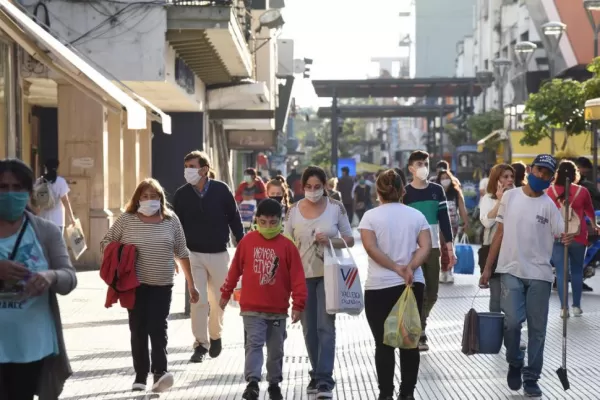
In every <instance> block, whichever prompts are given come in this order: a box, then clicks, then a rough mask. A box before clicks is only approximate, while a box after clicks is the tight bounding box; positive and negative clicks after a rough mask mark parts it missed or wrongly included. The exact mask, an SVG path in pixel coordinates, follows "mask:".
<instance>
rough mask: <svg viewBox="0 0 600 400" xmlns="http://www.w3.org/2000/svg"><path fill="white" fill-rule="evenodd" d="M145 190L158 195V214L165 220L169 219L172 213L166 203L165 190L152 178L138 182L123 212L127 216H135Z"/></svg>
mask: <svg viewBox="0 0 600 400" xmlns="http://www.w3.org/2000/svg"><path fill="white" fill-rule="evenodd" d="M146 189H152V190H154V191H155V192H156V193H157V194H158V197H160V213H161V214H162V216H163V217H165V218H171V217H172V216H173V212H172V211H171V209H170V208H169V203H168V202H167V198H166V196H165V190H164V189H163V187H162V186H161V185H160V183H158V181H157V180H156V179H153V178H146V179H144V180H143V181H141V182H140V184H139V185H138V186H137V188H135V191H134V192H133V195H132V196H131V199H129V201H128V202H127V205H126V206H125V212H126V213H129V214H135V213H137V212H138V209H139V208H140V198H141V197H142V193H144V191H145V190H146Z"/></svg>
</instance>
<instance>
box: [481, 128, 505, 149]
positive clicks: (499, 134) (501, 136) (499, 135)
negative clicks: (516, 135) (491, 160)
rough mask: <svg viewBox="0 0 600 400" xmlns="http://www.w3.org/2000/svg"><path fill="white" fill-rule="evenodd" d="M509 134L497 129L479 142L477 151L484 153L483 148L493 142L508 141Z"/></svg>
mask: <svg viewBox="0 0 600 400" xmlns="http://www.w3.org/2000/svg"><path fill="white" fill-rule="evenodd" d="M507 139H508V132H506V130H504V129H497V130H495V131H493V132H492V133H490V134H489V135H487V136H486V137H484V138H483V139H481V140H480V141H478V142H477V151H483V147H484V146H485V145H486V143H487V142H489V141H491V140H507Z"/></svg>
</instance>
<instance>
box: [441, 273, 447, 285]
mask: <svg viewBox="0 0 600 400" xmlns="http://www.w3.org/2000/svg"><path fill="white" fill-rule="evenodd" d="M446 282H448V272H444V271H441V272H440V283H446Z"/></svg>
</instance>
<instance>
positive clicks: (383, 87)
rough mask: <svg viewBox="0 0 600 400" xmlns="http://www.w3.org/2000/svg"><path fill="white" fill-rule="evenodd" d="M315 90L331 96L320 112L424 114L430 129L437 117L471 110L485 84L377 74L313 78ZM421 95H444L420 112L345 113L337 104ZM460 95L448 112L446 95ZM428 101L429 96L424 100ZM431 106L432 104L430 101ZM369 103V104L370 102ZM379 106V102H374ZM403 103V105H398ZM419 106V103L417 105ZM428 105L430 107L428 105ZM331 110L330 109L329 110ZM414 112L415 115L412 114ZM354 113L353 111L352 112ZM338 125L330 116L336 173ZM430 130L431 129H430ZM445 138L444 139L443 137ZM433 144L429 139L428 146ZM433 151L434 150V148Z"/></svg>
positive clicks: (366, 112)
mask: <svg viewBox="0 0 600 400" xmlns="http://www.w3.org/2000/svg"><path fill="white" fill-rule="evenodd" d="M312 83H313V87H314V89H315V93H316V94H317V96H319V97H331V98H332V102H331V108H330V109H320V110H319V111H320V112H319V116H326V115H327V112H329V116H330V117H331V116H332V115H339V116H341V117H344V116H345V117H351V116H352V117H355V118H377V117H379V118H389V117H415V118H417V117H425V118H427V119H428V120H429V121H428V123H427V125H428V130H430V125H431V121H432V120H435V119H436V118H437V117H444V116H445V115H448V114H450V113H452V112H454V111H455V110H456V111H457V112H458V114H471V113H472V112H473V108H474V104H473V98H474V97H476V96H479V95H480V94H481V93H482V91H483V88H482V86H481V84H480V83H479V82H478V81H477V78H475V77H472V78H471V77H466V78H451V77H447V78H414V79H403V78H394V79H387V78H375V79H350V80H313V81H312ZM401 97H402V98H411V97H412V98H420V99H431V98H438V99H441V105H437V104H433V105H432V106H433V107H435V111H433V110H434V109H421V112H422V114H425V115H419V113H418V112H417V111H418V110H417V109H412V110H409V109H400V108H395V109H394V108H393V107H394V106H392V108H388V109H385V108H379V109H375V108H372V109H368V108H351V107H352V106H350V108H348V109H346V111H345V115H344V114H343V113H344V111H342V108H343V107H344V106H340V105H339V104H338V100H339V99H340V98H401ZM449 98H455V99H458V101H457V103H458V106H457V107H455V108H454V110H451V111H449V112H446V108H445V107H446V99H449ZM425 101H426V102H427V100H425ZM430 106H431V105H430ZM367 107H368V106H367ZM375 107H376V106H375ZM398 107H400V106H398ZM414 107H419V106H414ZM426 107H428V106H427V105H426ZM327 110H329V111H327ZM411 113H412V115H410V114H411ZM352 114H353V115H352ZM440 123H441V125H440V127H439V128H440V129H443V118H440ZM338 125H339V118H331V143H332V146H331V160H332V172H333V173H334V174H335V173H337V162H338V136H337V135H338ZM428 133H431V131H429V132H428ZM430 136H432V135H428V138H429V139H430V140H431V141H432V143H431V147H433V148H435V146H436V145H435V138H434V137H430ZM442 140H443V139H442ZM429 147H430V144H429V143H428V148H429ZM443 148H444V145H443V141H440V149H441V153H442V154H443ZM430 151H432V154H435V150H430Z"/></svg>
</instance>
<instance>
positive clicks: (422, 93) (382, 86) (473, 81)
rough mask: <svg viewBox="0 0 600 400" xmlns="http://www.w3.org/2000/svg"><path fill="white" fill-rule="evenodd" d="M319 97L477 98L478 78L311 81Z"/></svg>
mask: <svg viewBox="0 0 600 400" xmlns="http://www.w3.org/2000/svg"><path fill="white" fill-rule="evenodd" d="M312 82H313V87H314V88H315V93H316V94H317V96H319V97H334V96H335V97H339V98H369V97H379V98H385V97H387V98H390V97H438V98H439V97H477V96H479V95H480V94H481V92H482V88H481V85H480V84H479V83H478V82H477V78H475V77H473V78H414V79H401V78H399V79H378V78H376V79H351V80H313V81H312Z"/></svg>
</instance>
